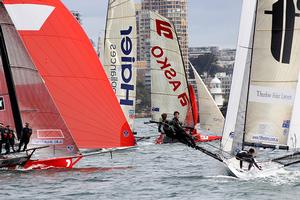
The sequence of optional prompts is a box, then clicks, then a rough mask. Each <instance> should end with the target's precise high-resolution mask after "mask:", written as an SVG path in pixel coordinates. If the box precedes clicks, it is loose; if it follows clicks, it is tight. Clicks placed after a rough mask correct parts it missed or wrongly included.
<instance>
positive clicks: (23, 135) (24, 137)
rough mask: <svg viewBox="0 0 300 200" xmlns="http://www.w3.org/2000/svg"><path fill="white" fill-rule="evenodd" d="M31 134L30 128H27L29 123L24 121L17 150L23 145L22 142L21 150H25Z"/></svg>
mask: <svg viewBox="0 0 300 200" xmlns="http://www.w3.org/2000/svg"><path fill="white" fill-rule="evenodd" d="M31 135H32V129H31V128H29V123H28V122H26V123H25V127H24V128H23V129H22V133H21V140H20V144H19V149H18V151H20V150H21V147H22V146H23V144H24V148H23V151H25V150H26V149H27V145H28V143H29V141H30V137H31Z"/></svg>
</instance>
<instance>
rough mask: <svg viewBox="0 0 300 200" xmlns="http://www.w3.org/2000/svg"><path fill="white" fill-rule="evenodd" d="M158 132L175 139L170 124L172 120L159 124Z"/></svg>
mask: <svg viewBox="0 0 300 200" xmlns="http://www.w3.org/2000/svg"><path fill="white" fill-rule="evenodd" d="M158 132H159V133H162V134H166V136H168V137H169V138H172V139H175V137H174V132H173V130H172V128H171V126H170V121H168V120H165V121H162V122H160V123H159V124H158Z"/></svg>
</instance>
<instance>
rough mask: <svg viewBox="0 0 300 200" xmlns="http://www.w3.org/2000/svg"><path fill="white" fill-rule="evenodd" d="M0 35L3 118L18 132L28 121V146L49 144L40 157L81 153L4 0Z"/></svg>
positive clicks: (1, 110) (0, 117) (0, 112)
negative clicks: (29, 126)
mask: <svg viewBox="0 0 300 200" xmlns="http://www.w3.org/2000/svg"><path fill="white" fill-rule="evenodd" d="M0 37H1V39H0V40H1V42H0V44H1V60H0V83H1V86H0V98H1V109H0V121H1V122H3V123H4V124H5V125H10V126H11V127H12V128H13V129H16V131H17V134H18V136H20V131H21V130H20V129H22V126H23V123H25V122H29V123H30V125H31V126H32V128H33V134H32V136H31V142H30V144H29V146H30V147H34V146H41V145H49V147H48V148H45V149H43V150H40V151H39V158H40V159H42V158H49V157H60V156H73V155H76V154H78V148H77V146H76V144H75V143H74V141H73V138H72V137H71V135H70V131H69V129H68V128H67V126H66V124H65V122H64V120H63V118H62V117H61V115H60V113H59V111H58V110H57V108H56V106H55V104H54V102H53V99H52V97H51V96H50V94H49V92H48V90H47V88H46V86H45V84H44V82H43V80H42V79H41V77H40V74H39V73H38V71H37V69H36V67H35V66H34V64H33V62H32V60H31V58H30V56H29V55H28V53H27V50H26V48H25V46H24V45H23V42H22V40H21V38H20V36H19V34H18V32H17V30H16V29H15V27H14V24H13V23H12V21H11V19H10V17H9V15H8V13H7V11H6V9H5V7H4V5H3V3H2V2H0ZM16 107H17V109H16ZM22 122H23V123H22ZM18 127H19V128H18Z"/></svg>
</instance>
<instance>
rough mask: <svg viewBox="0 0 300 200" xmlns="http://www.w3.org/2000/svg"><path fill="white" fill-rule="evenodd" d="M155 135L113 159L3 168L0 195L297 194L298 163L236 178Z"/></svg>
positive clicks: (265, 199)
mask: <svg viewBox="0 0 300 200" xmlns="http://www.w3.org/2000/svg"><path fill="white" fill-rule="evenodd" d="M136 127H137V131H138V132H139V134H140V135H144V136H145V135H153V134H155V133H156V128H155V127H151V126H149V125H145V124H143V120H141V119H139V120H137V124H136ZM153 140H154V138H152V139H149V140H147V141H143V142H140V143H139V145H138V147H137V148H135V149H133V150H130V151H125V152H119V153H113V155H112V158H111V155H109V154H105V155H100V156H95V157H90V158H85V159H83V160H82V161H81V162H80V163H79V164H78V165H77V168H75V169H72V170H58V169H52V170H35V171H33V170H32V171H6V170H2V171H0V184H1V190H0V199H7V200H8V199H23V200H26V199H89V200H92V199H210V200H214V199H240V200H243V199H247V200H249V199H259V200H269V199H295V200H296V199H299V195H300V165H295V166H294V167H293V168H289V171H284V172H282V173H280V174H276V175H274V176H272V177H268V178H257V179H251V180H240V179H237V178H234V177H231V176H229V175H228V174H227V172H226V170H225V168H224V166H223V165H222V163H220V162H218V161H215V160H213V159H211V158H209V157H207V156H205V155H203V154H202V153H201V152H198V151H195V150H193V149H191V148H188V147H186V146H184V145H181V144H164V145H155V144H154V143H153ZM298 169H299V170H298Z"/></svg>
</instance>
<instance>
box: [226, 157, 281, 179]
mask: <svg viewBox="0 0 300 200" xmlns="http://www.w3.org/2000/svg"><path fill="white" fill-rule="evenodd" d="M224 164H225V166H226V167H227V169H228V170H229V172H230V173H231V174H232V175H233V176H236V177H238V178H242V179H252V178H258V177H268V176H272V175H276V174H277V173H279V172H283V171H285V170H284V169H283V167H284V166H283V165H280V164H278V163H275V162H271V161H269V162H264V163H258V165H260V166H261V167H262V170H259V169H257V168H256V167H255V166H253V167H252V168H251V169H250V171H248V163H247V162H243V168H242V169H240V161H239V160H237V159H236V158H231V159H225V160H224Z"/></svg>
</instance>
